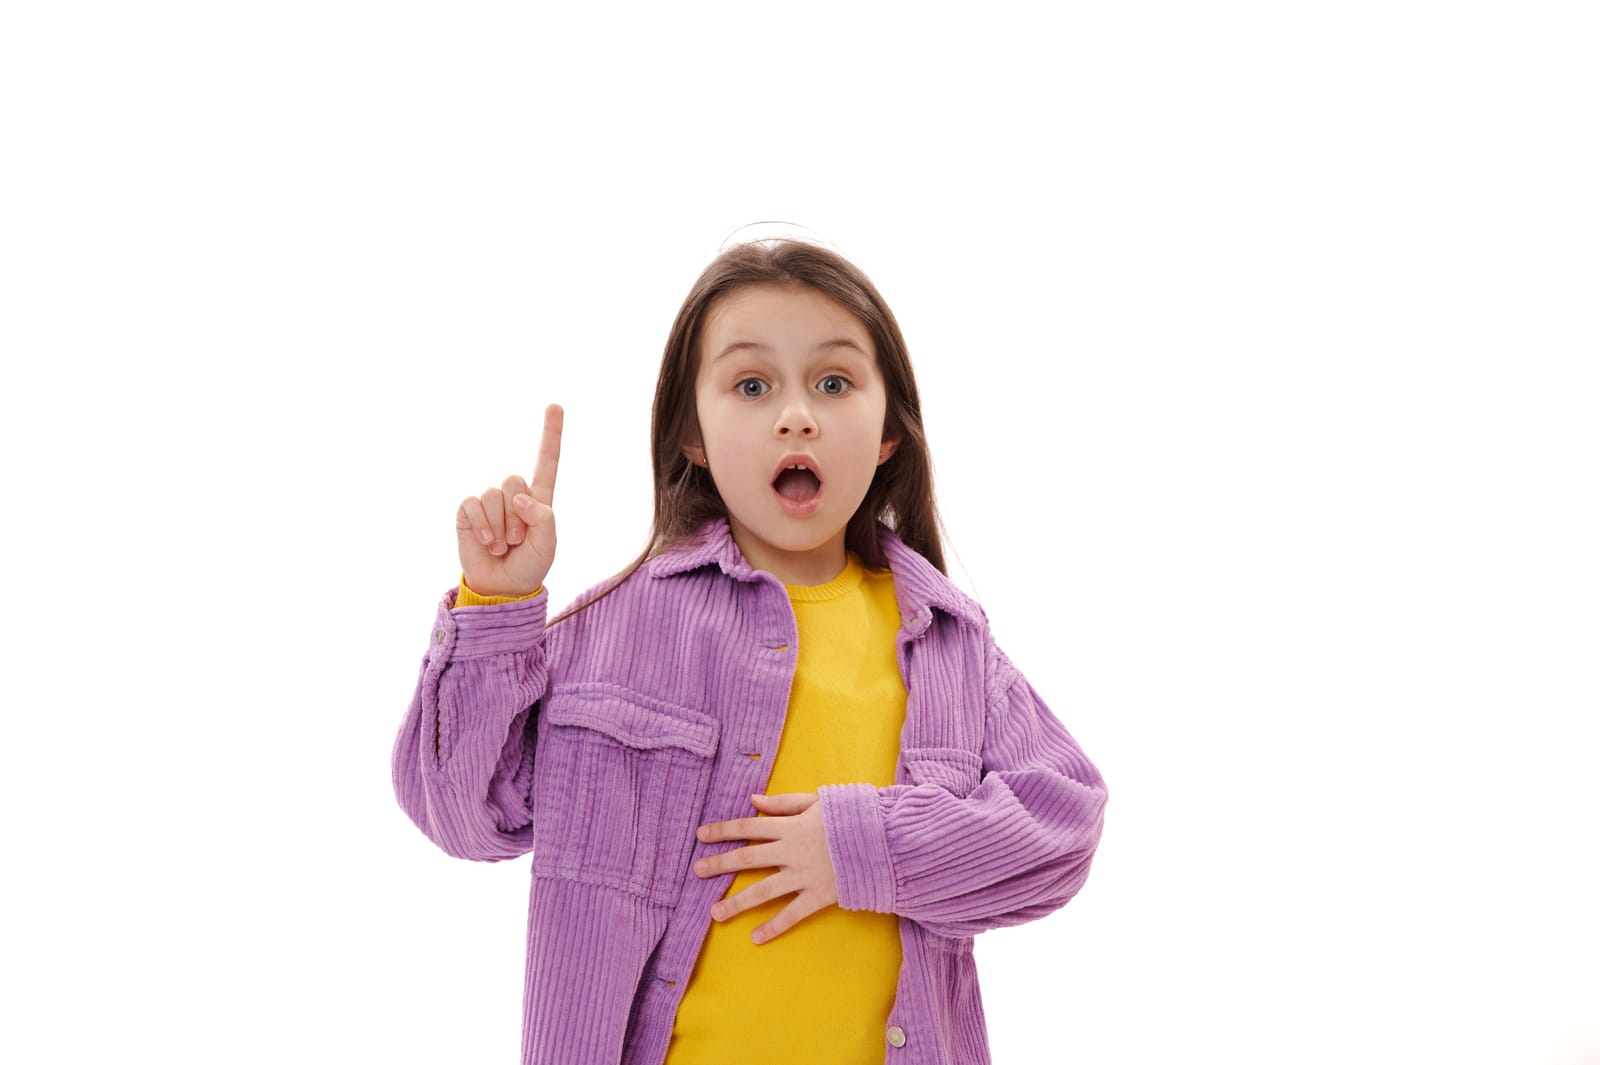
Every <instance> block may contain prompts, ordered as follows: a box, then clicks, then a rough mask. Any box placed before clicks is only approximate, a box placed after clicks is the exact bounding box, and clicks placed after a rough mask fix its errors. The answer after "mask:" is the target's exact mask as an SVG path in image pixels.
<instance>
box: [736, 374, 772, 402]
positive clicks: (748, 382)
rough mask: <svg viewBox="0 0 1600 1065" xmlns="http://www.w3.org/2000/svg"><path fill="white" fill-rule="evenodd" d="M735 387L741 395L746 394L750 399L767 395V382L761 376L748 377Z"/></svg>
mask: <svg viewBox="0 0 1600 1065" xmlns="http://www.w3.org/2000/svg"><path fill="white" fill-rule="evenodd" d="M733 387H735V388H737V389H738V390H739V394H740V395H741V396H746V397H748V398H750V399H756V398H758V397H760V396H763V395H766V392H767V383H766V382H765V381H763V380H761V378H759V377H746V378H745V379H744V380H743V381H740V382H739V383H738V384H736V385H734V386H733Z"/></svg>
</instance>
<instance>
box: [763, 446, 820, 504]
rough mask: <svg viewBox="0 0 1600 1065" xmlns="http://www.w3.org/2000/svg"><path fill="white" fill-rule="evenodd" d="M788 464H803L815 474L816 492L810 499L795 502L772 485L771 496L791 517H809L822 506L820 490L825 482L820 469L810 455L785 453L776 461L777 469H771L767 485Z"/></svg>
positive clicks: (773, 480)
mask: <svg viewBox="0 0 1600 1065" xmlns="http://www.w3.org/2000/svg"><path fill="white" fill-rule="evenodd" d="M790 466H804V467H805V468H806V469H808V470H810V471H811V472H812V473H814V474H816V477H817V494H816V495H814V496H812V497H811V498H810V499H807V500H805V501H804V502H797V501H795V500H793V499H790V498H788V497H787V496H784V495H780V494H779V493H778V489H777V488H776V487H773V489H772V495H773V498H775V499H776V500H777V501H778V505H779V506H781V507H782V508H783V511H784V513H785V514H788V515H789V516H790V517H791V518H809V517H810V516H811V515H813V514H815V513H816V512H817V508H818V507H820V506H822V490H823V486H824V485H825V484H826V482H825V481H824V480H823V477H822V470H820V469H819V468H818V467H817V460H816V459H814V458H812V457H811V456H810V455H802V454H799V453H798V452H797V453H795V454H792V455H785V456H784V457H783V461H782V462H780V463H778V467H777V469H775V470H773V471H772V478H771V480H769V481H768V482H767V483H768V484H769V485H771V484H773V482H775V481H777V479H778V475H779V474H781V473H782V472H783V471H784V470H786V469H788V468H789V467H790Z"/></svg>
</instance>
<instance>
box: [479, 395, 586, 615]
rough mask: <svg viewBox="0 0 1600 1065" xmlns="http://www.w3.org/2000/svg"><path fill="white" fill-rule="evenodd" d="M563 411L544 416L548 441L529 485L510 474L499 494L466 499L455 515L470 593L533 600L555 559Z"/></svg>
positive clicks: (492, 492)
mask: <svg viewBox="0 0 1600 1065" xmlns="http://www.w3.org/2000/svg"><path fill="white" fill-rule="evenodd" d="M561 423H562V410H561V408H560V407H559V406H557V405H555V404H554V403H552V404H551V405H550V406H548V407H546V408H545V412H544V436H543V438H542V439H541V440H540V442H539V460H538V463H537V464H536V465H535V466H534V468H533V482H532V483H531V484H529V483H527V482H525V481H523V479H522V478H521V477H520V476H518V475H516V474H512V475H511V476H510V477H507V478H506V479H505V481H503V482H502V483H501V485H500V487H499V488H490V489H489V490H487V491H486V492H484V493H483V495H481V496H468V497H467V498H466V499H464V500H462V502H461V506H460V508H459V509H457V510H456V545H457V548H458V549H459V551H460V554H461V572H462V574H463V575H464V577H465V579H466V582H467V587H469V588H471V589H472V590H473V591H475V592H477V593H478V594H479V595H510V596H522V595H529V594H531V593H533V592H536V591H538V590H539V586H540V585H542V584H544V579H545V576H546V575H547V574H549V572H550V565H551V563H553V562H554V561H555V557H556V515H555V511H554V510H552V509H551V503H552V501H553V500H554V498H555V491H556V466H557V465H558V464H559V463H560V461H561Z"/></svg>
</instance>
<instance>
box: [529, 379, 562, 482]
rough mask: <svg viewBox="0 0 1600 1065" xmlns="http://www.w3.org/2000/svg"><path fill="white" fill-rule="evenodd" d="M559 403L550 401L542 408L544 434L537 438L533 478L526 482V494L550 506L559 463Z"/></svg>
mask: <svg viewBox="0 0 1600 1065" xmlns="http://www.w3.org/2000/svg"><path fill="white" fill-rule="evenodd" d="M562 415H563V412H562V410H561V407H560V405H558V404H555V403H552V404H550V405H549V406H548V407H546V408H545V409H544V436H542V437H541V438H540V440H539V461H538V463H537V464H536V465H535V466H534V467H533V480H532V481H530V482H529V484H528V495H530V496H532V497H533V498H534V499H536V500H538V501H539V502H540V503H543V504H544V505H545V506H547V507H548V506H550V505H551V504H552V503H553V502H554V501H555V494H556V467H557V466H558V465H559V464H560V463H561V421H562Z"/></svg>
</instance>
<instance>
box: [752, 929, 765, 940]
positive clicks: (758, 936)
mask: <svg viewBox="0 0 1600 1065" xmlns="http://www.w3.org/2000/svg"><path fill="white" fill-rule="evenodd" d="M766 941H767V934H766V933H765V932H763V931H761V930H760V929H757V930H756V931H754V932H751V933H750V942H752V943H765V942H766Z"/></svg>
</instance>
